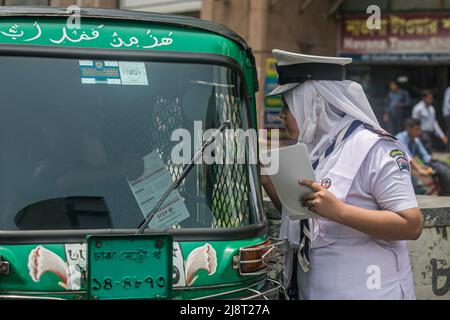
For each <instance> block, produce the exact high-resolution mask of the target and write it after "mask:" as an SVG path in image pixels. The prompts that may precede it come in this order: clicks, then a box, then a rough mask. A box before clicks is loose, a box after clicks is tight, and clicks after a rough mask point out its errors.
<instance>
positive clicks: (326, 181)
mask: <svg viewBox="0 0 450 320" xmlns="http://www.w3.org/2000/svg"><path fill="white" fill-rule="evenodd" d="M320 185H321V186H322V187H324V188H325V189H328V188H329V187H331V179H330V178H325V179H322V181H321V182H320Z"/></svg>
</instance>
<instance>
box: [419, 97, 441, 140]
mask: <svg viewBox="0 0 450 320" xmlns="http://www.w3.org/2000/svg"><path fill="white" fill-rule="evenodd" d="M412 117H413V118H416V119H419V120H420V121H421V127H422V131H427V132H434V134H435V135H436V136H438V137H441V136H443V135H444V132H443V131H442V129H441V127H440V126H439V123H438V122H437V120H436V111H435V110H434V107H433V106H428V107H427V106H426V104H425V102H423V101H420V102H419V103H418V104H416V105H415V106H414V109H413V111H412Z"/></svg>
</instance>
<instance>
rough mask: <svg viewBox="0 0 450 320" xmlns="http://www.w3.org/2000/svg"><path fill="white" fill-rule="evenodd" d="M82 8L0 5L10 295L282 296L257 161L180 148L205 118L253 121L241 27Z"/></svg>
mask: <svg viewBox="0 0 450 320" xmlns="http://www.w3.org/2000/svg"><path fill="white" fill-rule="evenodd" d="M79 14H80V15H79V16H77V15H74V13H73V12H72V13H68V12H66V9H58V8H26V7H2V8H0V70H1V72H0V93H1V95H0V97H1V99H0V122H1V125H0V130H1V134H0V146H1V150H2V152H1V153H0V173H1V177H2V178H1V179H0V210H1V211H0V298H6V299H15V298H18V299H205V298H208V299H215V298H220V299H222V298H223V299H229V298H236V299H252V298H259V299H265V298H277V297H278V295H279V291H280V288H281V285H280V283H279V282H278V281H277V280H275V279H271V278H269V277H268V272H269V271H270V270H271V268H272V267H273V265H277V264H279V262H280V259H282V255H280V254H279V250H277V248H278V247H279V245H280V242H279V241H276V240H275V239H271V238H269V236H268V223H267V219H266V217H265V214H264V212H263V210H262V197H261V188H260V182H259V170H258V166H257V164H255V163H250V162H249V161H245V162H244V163H236V164H220V163H209V164H208V163H205V162H203V163H197V164H195V165H194V166H193V167H192V170H190V171H189V172H188V173H186V172H184V171H183V170H184V169H185V168H186V166H185V164H186V163H187V161H188V160H189V157H188V155H185V154H184V153H183V157H185V158H183V159H184V161H185V162H177V161H174V160H173V154H174V152H175V151H180V149H183V151H186V150H187V151H190V152H191V153H192V154H191V155H193V154H194V152H195V151H196V150H198V148H199V146H201V143H202V142H203V140H204V139H203V137H200V138H198V137H193V136H194V135H195V134H196V133H197V132H198V130H196V129H199V127H200V129H202V130H207V129H211V130H215V129H217V128H219V127H220V126H221V124H222V123H227V124H228V127H230V128H232V129H243V130H248V129H252V128H253V129H256V109H255V91H257V86H258V85H257V77H256V68H255V63H254V58H253V55H252V53H251V50H250V48H249V47H248V45H247V44H246V42H245V41H244V40H243V39H242V38H240V37H239V36H238V35H237V34H235V33H234V32H232V31H231V30H229V29H227V28H226V27H224V26H221V25H218V24H215V23H211V22H207V21H203V20H199V19H194V18H188V17H181V16H171V15H162V14H153V13H142V12H132V11H120V10H102V9H82V10H81V11H80V12H79ZM196 126H199V127H197V128H196ZM177 129H178V130H181V131H177ZM186 135H188V136H189V135H191V138H192V139H191V140H188V139H184V138H186ZM174 137H175V138H177V137H178V140H177V139H174ZM181 137H182V138H183V139H181ZM196 138H197V139H196ZM195 141H197V143H195ZM199 141H200V143H199ZM246 141H247V140H246ZM249 146H250V144H249V143H245V145H244V146H242V145H240V146H234V147H235V148H231V149H230V150H222V151H224V152H228V153H233V152H237V151H236V150H237V149H239V147H241V148H242V147H243V148H244V149H243V150H244V156H245V157H246V159H248V157H249V156H250V153H251V150H250V149H251V148H250V147H249ZM214 150H216V149H214ZM185 153H187V152H185ZM213 153H214V152H213ZM176 154H181V153H176V152H175V155H176ZM185 173H186V174H185ZM177 180H178V185H177V188H176V190H175V191H173V192H172V193H170V194H169V196H168V197H166V201H165V202H163V203H161V204H160V206H159V207H158V208H157V209H158V210H156V209H155V208H156V206H157V205H156V203H157V201H158V200H161V197H163V195H164V192H166V191H167V189H168V188H169V187H170V186H171V185H173V184H172V183H173V182H174V181H177ZM152 209H155V210H154V211H155V212H153V215H152V219H151V220H150V221H147V222H148V227H147V228H146V229H145V231H144V232H142V233H140V234H137V235H136V231H137V228H138V227H139V226H142V222H143V219H144V218H145V217H146V216H147V217H148V214H149V213H150V212H152ZM144 227H145V226H144Z"/></svg>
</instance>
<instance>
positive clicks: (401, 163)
mask: <svg viewBox="0 0 450 320" xmlns="http://www.w3.org/2000/svg"><path fill="white" fill-rule="evenodd" d="M395 161H396V162H397V165H398V167H399V169H400V170H406V171H408V172H409V163H408V160H406V158H405V157H398V158H397V159H395Z"/></svg>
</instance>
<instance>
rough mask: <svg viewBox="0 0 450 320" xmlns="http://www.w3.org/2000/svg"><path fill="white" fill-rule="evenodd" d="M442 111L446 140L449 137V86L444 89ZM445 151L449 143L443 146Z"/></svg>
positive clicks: (447, 149)
mask: <svg viewBox="0 0 450 320" xmlns="http://www.w3.org/2000/svg"><path fill="white" fill-rule="evenodd" d="M442 113H443V114H444V119H445V127H446V133H447V140H448V139H450V86H449V87H448V88H447V90H445V94H444V103H443V105H442ZM445 149H446V151H450V148H449V145H448V144H447V145H446V146H445Z"/></svg>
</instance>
